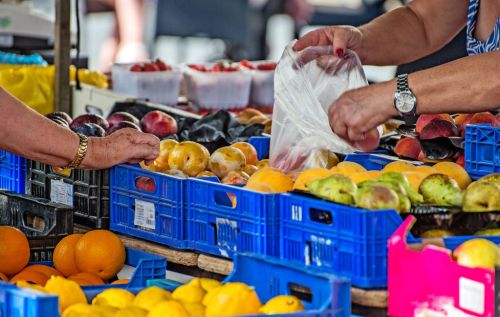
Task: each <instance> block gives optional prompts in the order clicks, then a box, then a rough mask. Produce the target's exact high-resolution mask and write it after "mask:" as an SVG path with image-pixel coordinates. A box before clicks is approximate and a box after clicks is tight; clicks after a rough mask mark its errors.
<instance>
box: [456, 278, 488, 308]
mask: <svg viewBox="0 0 500 317" xmlns="http://www.w3.org/2000/svg"><path fill="white" fill-rule="evenodd" d="M458 284H459V305H460V308H463V309H467V310H470V311H471V312H474V313H476V314H484V304H485V302H484V295H485V286H484V284H483V283H480V282H477V281H473V280H471V279H468V278H465V277H461V278H460V279H459V280H458Z"/></svg>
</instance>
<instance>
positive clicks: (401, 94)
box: [394, 74, 417, 119]
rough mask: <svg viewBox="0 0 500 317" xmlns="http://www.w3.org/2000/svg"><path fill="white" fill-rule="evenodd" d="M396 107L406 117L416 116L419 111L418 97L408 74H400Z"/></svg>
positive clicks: (395, 97) (395, 98) (395, 100)
mask: <svg viewBox="0 0 500 317" xmlns="http://www.w3.org/2000/svg"><path fill="white" fill-rule="evenodd" d="M394 107H396V110H397V111H398V113H399V115H401V116H402V117H403V118H405V119H411V118H414V117H415V115H416V112H417V97H415V95H414V94H413V92H412V91H411V89H410V87H409V85H408V74H401V75H399V76H398V80H397V88H396V93H395V95H394Z"/></svg>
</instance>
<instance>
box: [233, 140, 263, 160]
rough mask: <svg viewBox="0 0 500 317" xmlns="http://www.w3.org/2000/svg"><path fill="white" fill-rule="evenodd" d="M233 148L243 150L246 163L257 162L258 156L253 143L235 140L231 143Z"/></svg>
mask: <svg viewBox="0 0 500 317" xmlns="http://www.w3.org/2000/svg"><path fill="white" fill-rule="evenodd" d="M231 146H232V147H234V148H237V149H239V150H240V151H241V152H243V155H245V159H246V162H247V164H251V165H254V164H255V163H257V161H258V158H257V150H256V149H255V147H254V146H253V145H251V144H250V143H248V142H236V143H234V144H232V145H231Z"/></svg>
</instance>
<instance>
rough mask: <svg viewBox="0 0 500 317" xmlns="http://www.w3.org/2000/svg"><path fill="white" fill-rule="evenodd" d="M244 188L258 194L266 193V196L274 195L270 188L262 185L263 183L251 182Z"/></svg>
mask: <svg viewBox="0 0 500 317" xmlns="http://www.w3.org/2000/svg"><path fill="white" fill-rule="evenodd" d="M245 188H246V189H250V190H254V191H256V192H260V193H268V194H271V193H274V191H273V189H272V188H271V186H269V185H267V184H264V183H257V182H253V183H251V184H247V185H246V186H245Z"/></svg>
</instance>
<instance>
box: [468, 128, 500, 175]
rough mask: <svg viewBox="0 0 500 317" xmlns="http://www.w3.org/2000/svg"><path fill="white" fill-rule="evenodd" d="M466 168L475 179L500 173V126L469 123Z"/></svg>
mask: <svg viewBox="0 0 500 317" xmlns="http://www.w3.org/2000/svg"><path fill="white" fill-rule="evenodd" d="M465 169H466V170H467V172H468V173H469V175H470V176H471V177H472V178H473V179H478V178H481V177H483V176H485V175H488V174H492V173H500V128H495V127H492V126H491V125H489V124H478V125H475V124H474V125H473V124H469V125H467V127H466V128H465Z"/></svg>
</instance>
